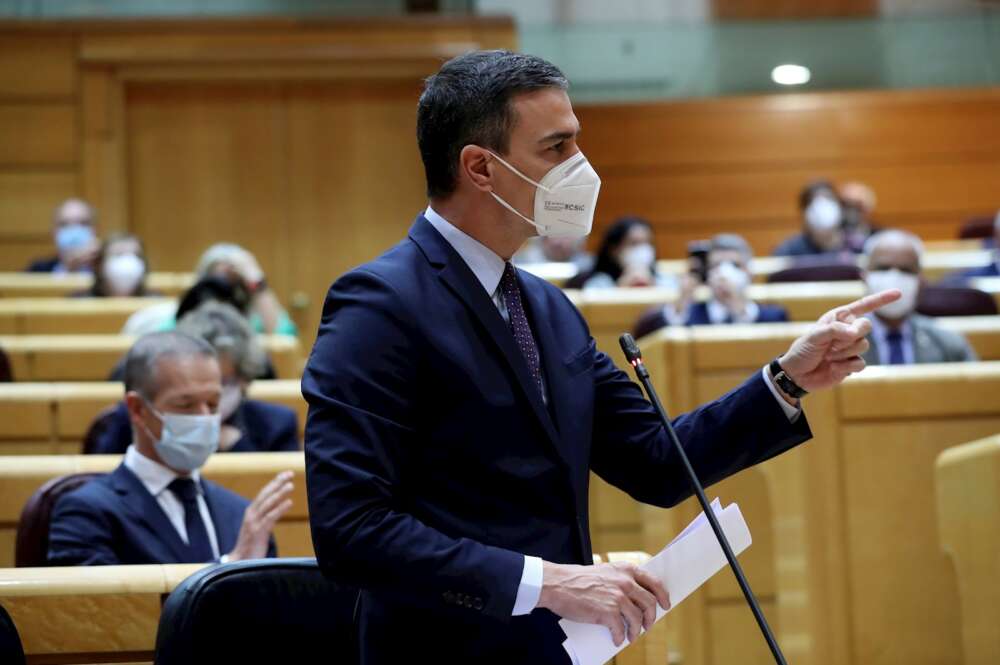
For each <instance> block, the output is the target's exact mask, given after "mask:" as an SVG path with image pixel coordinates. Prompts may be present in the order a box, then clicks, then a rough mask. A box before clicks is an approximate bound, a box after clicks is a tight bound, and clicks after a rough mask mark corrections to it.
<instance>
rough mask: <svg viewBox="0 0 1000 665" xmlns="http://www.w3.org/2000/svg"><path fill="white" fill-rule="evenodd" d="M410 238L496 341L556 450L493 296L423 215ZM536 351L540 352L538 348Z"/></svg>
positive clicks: (532, 384)
mask: <svg viewBox="0 0 1000 665" xmlns="http://www.w3.org/2000/svg"><path fill="white" fill-rule="evenodd" d="M410 239H412V240H413V241H414V242H415V243H417V245H418V246H420V248H421V250H423V252H424V255H425V256H426V257H427V259H428V260H429V261H430V262H431V264H432V265H434V266H436V267H438V268H439V272H438V276H439V277H440V278H441V280H442V281H443V282H444V283H445V284H446V285H447V286H448V288H449V289H450V290H451V291H452V292H454V293H455V295H457V296H458V297H459V299H460V300H461V301H462V302H463V303H465V305H466V306H467V307H468V308H469V309H470V310H472V312H473V314H475V315H476V318H477V319H478V320H479V322H480V323H481V324H482V325H483V327H484V328H485V329H486V331H487V332H488V333H489V337H490V339H492V340H493V342H494V343H495V344H496V346H497V348H498V349H499V351H500V355H501V356H502V357H503V358H504V360H505V361H506V362H507V364H508V365H509V366H510V368H511V369H512V370H513V372H514V375H515V376H516V377H517V383H518V385H519V386H520V387H521V391H522V392H523V393H524V395H525V397H527V399H528V402H529V403H530V404H531V408H532V411H534V412H535V415H536V416H537V418H538V421H539V422H540V423H541V425H542V428H543V429H544V430H545V433H546V434H547V435H548V437H549V439H550V441H551V442H552V445H553V446H554V447H555V448H556V449H557V451H558V450H559V435H558V433H557V432H556V430H555V426H554V425H553V422H552V418H551V417H550V416H549V413H548V411H547V410H546V408H545V403H544V402H543V401H542V396H541V395H540V394H539V393H538V388H537V386H536V384H535V380H534V379H533V378H532V377H531V373H530V372H529V371H528V363H527V361H525V359H524V356H523V355H522V354H521V350H520V349H519V348H518V347H517V343H516V342H515V341H514V335H513V333H511V331H510V327H509V326H508V325H507V323H506V322H505V321H504V320H503V317H502V316H500V312H498V311H497V308H496V305H495V304H494V303H493V300H492V298H490V296H489V295H487V293H486V291H485V290H484V289H483V287H482V284H480V283H479V280H477V279H476V276H475V275H474V274H473V273H472V270H470V269H469V266H467V265H466V264H465V261H463V260H462V257H460V256H459V255H458V253H457V252H456V251H455V250H454V249H453V248H452V247H451V245H449V244H448V242H447V241H446V240H445V239H444V238H442V237H441V234H439V233H438V232H437V230H435V229H434V227H433V226H431V223H430V222H428V221H427V220H426V219H424V217H423V215H421V216H419V217H418V218H417V221H416V222H415V223H414V224H413V226H412V227H411V228H410ZM539 352H540V353H541V351H539Z"/></svg>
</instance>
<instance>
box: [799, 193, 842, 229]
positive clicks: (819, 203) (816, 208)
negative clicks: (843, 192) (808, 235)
mask: <svg viewBox="0 0 1000 665" xmlns="http://www.w3.org/2000/svg"><path fill="white" fill-rule="evenodd" d="M805 215H806V223H807V224H809V226H811V227H812V228H814V229H816V230H817V231H829V230H830V229H834V228H836V227H837V226H839V225H840V223H841V220H842V218H843V215H842V212H841V209H840V204H839V203H837V202H836V201H834V200H833V199H831V198H829V197H827V196H817V197H816V198H815V199H813V200H812V203H810V204H809V206H808V207H807V208H806V212H805Z"/></svg>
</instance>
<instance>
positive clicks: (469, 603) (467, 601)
mask: <svg viewBox="0 0 1000 665" xmlns="http://www.w3.org/2000/svg"><path fill="white" fill-rule="evenodd" d="M462 604H463V605H465V606H466V607H468V608H469V609H470V610H471V609H472V599H471V598H469V597H468V596H466V597H465V598H464V599H463V600H462Z"/></svg>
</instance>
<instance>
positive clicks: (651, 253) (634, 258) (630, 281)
mask: <svg viewBox="0 0 1000 665" xmlns="http://www.w3.org/2000/svg"><path fill="white" fill-rule="evenodd" d="M675 284H676V280H675V279H674V278H673V277H671V276H669V275H662V274H660V273H658V272H657V271H656V247H655V246H654V245H653V228H652V227H651V226H650V225H649V222H647V221H646V220H644V219H642V218H641V217H621V218H619V219H617V220H616V221H615V222H614V223H613V224H612V225H611V226H610V227H609V228H608V230H607V231H606V232H605V234H604V238H603V239H602V240H601V246H600V248H599V249H598V252H597V259H596V260H595V261H594V267H593V268H592V269H591V270H590V271H589V272H586V273H583V274H581V275H579V276H578V277H576V278H574V279H573V280H571V283H567V285H566V286H567V287H568V288H581V287H582V288H584V289H608V288H615V287H628V286H674V285H675Z"/></svg>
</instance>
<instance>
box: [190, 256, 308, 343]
mask: <svg viewBox="0 0 1000 665" xmlns="http://www.w3.org/2000/svg"><path fill="white" fill-rule="evenodd" d="M195 276H196V277H197V278H198V279H199V280H201V279H204V278H205V277H221V278H223V279H226V280H229V281H230V282H232V283H233V284H238V285H240V286H241V287H242V288H243V289H245V290H246V292H247V293H249V294H250V310H249V313H248V316H249V317H250V325H251V326H253V328H254V330H256V331H257V332H259V333H266V334H269V335H271V334H275V335H292V336H295V335H297V334H298V331H297V330H296V329H295V324H294V323H293V322H292V320H291V319H290V318H289V316H288V312H286V311H285V308H284V307H282V306H281V303H280V302H278V296H277V295H275V293H274V291H273V290H271V287H270V286H268V283H267V280H266V279H265V278H264V271H263V270H261V267H260V264H259V263H258V262H257V259H256V257H254V255H253V254H251V253H250V252H248V251H247V250H245V249H244V248H242V247H240V246H239V245H234V244H232V243H226V242H220V243H217V244H215V245H212V246H211V247H209V248H208V249H206V250H205V253H204V254H202V255H201V258H200V259H198V266H197V267H196V268H195Z"/></svg>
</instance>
